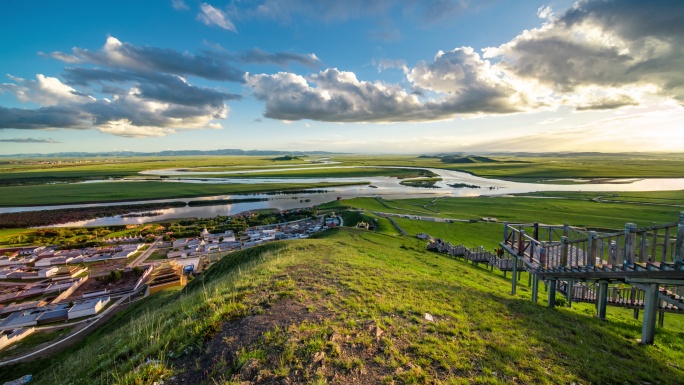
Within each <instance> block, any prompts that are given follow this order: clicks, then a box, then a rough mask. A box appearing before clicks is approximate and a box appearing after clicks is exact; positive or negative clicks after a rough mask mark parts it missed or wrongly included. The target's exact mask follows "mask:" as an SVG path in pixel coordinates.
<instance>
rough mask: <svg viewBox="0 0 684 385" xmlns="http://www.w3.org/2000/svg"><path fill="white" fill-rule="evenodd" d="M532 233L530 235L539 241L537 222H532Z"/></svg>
mask: <svg viewBox="0 0 684 385" xmlns="http://www.w3.org/2000/svg"><path fill="white" fill-rule="evenodd" d="M533 226H534V232H533V233H532V236H533V237H534V239H535V240H536V241H538V240H539V222H534V224H533Z"/></svg>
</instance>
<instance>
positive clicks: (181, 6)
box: [171, 0, 190, 11]
mask: <svg viewBox="0 0 684 385" xmlns="http://www.w3.org/2000/svg"><path fill="white" fill-rule="evenodd" d="M171 6H172V7H173V9H175V10H176V11H187V10H188V9H190V7H188V5H187V4H185V1H184V0H171Z"/></svg>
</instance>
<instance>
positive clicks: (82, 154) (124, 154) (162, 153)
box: [0, 148, 339, 158]
mask: <svg viewBox="0 0 684 385" xmlns="http://www.w3.org/2000/svg"><path fill="white" fill-rule="evenodd" d="M332 154H339V153H336V152H327V151H278V150H240V149H236V148H226V149H223V150H209V151H201V150H180V151H158V152H134V151H111V152H56V153H49V154H39V153H35V154H13V155H0V157H2V158H112V157H120V158H125V157H136V156H194V155H255V156H271V155H287V156H307V155H332Z"/></svg>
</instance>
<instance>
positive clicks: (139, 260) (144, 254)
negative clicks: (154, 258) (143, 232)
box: [126, 237, 162, 267]
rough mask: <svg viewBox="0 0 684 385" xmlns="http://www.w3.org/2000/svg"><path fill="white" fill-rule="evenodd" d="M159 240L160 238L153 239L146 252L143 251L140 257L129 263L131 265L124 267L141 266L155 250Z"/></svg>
mask: <svg viewBox="0 0 684 385" xmlns="http://www.w3.org/2000/svg"><path fill="white" fill-rule="evenodd" d="M161 239H162V237H157V238H155V240H154V242H153V243H151V244H150V247H149V248H148V249H147V250H145V251H143V252H142V254H140V256H138V258H136V259H134V260H133V261H131V263H129V264H128V266H126V267H135V266H138V265H139V264H141V263H142V262H143V261H144V260H146V259H147V257H149V256H150V255H151V254H152V252H153V251H154V250H155V249H156V248H157V245H158V244H159V242H160V241H161Z"/></svg>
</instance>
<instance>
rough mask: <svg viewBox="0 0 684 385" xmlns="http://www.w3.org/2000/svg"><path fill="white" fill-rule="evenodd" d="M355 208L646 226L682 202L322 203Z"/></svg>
mask: <svg viewBox="0 0 684 385" xmlns="http://www.w3.org/2000/svg"><path fill="white" fill-rule="evenodd" d="M347 207H349V208H354V209H361V210H368V211H375V212H385V213H396V214H402V215H405V214H406V215H410V216H429V217H437V218H448V219H459V220H480V219H482V218H495V219H497V221H498V222H505V221H508V222H511V223H532V222H540V223H545V224H563V223H570V224H572V225H574V226H586V227H600V228H616V229H620V228H624V225H625V223H627V222H631V223H636V224H637V225H640V226H650V225H652V224H654V223H671V222H676V221H677V216H678V215H679V212H680V211H683V209H682V207H678V206H676V205H672V206H652V205H644V204H640V203H627V202H618V203H613V202H594V201H591V200H588V199H582V200H580V199H574V198H573V199H567V198H560V197H559V198H535V197H508V196H506V197H476V198H440V199H401V200H387V199H374V198H355V199H349V200H343V201H335V202H330V203H327V204H324V205H322V206H321V208H329V209H334V208H337V209H343V208H347Z"/></svg>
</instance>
